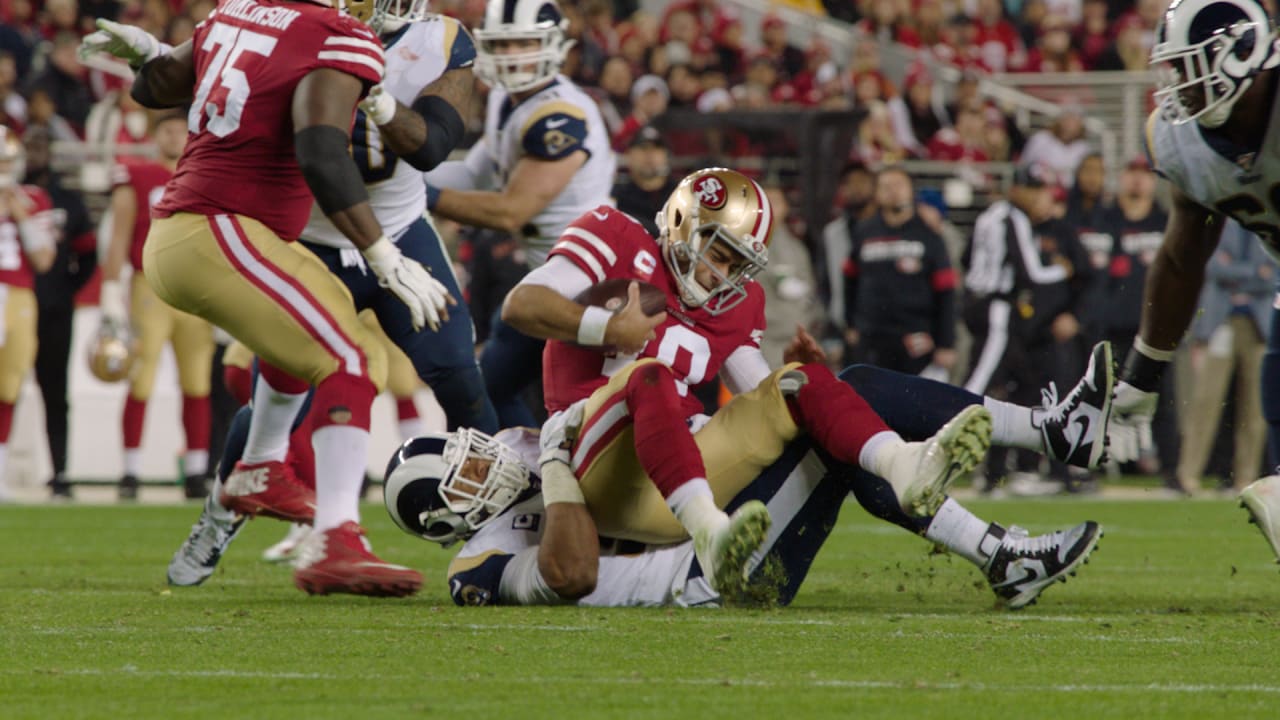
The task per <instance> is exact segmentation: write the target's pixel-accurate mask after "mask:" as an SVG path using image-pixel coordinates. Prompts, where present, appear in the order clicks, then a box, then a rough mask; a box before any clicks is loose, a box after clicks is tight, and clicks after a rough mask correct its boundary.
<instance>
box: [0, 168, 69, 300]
mask: <svg viewBox="0 0 1280 720" xmlns="http://www.w3.org/2000/svg"><path fill="white" fill-rule="evenodd" d="M20 190H21V191H22V194H23V196H25V197H26V200H27V220H28V222H30V223H31V224H32V227H33V228H36V229H38V231H39V232H48V233H52V232H53V231H54V229H53V228H54V225H53V201H52V200H50V199H49V194H48V193H46V192H45V191H44V190H42V189H41V188H38V187H36V186H35V185H23V186H22V187H21V188H20ZM51 239H56V238H51ZM35 281H36V275H35V272H33V271H32V270H31V263H29V262H27V253H26V251H25V250H24V249H23V247H22V233H21V232H20V231H19V229H18V223H17V222H15V221H14V219H13V218H12V217H9V216H8V215H5V216H3V217H0V285H9V286H11V287H22V288H27V289H28V290H30V289H31V288H33V287H35Z"/></svg>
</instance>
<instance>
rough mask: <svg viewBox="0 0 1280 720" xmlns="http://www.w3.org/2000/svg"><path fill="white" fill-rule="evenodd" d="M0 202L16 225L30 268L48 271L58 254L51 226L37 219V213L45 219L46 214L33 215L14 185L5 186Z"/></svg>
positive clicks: (40, 271)
mask: <svg viewBox="0 0 1280 720" xmlns="http://www.w3.org/2000/svg"><path fill="white" fill-rule="evenodd" d="M0 202H3V203H4V206H5V207H6V208H7V210H8V214H9V217H10V218H11V219H12V220H13V221H14V222H15V223H17V225H18V232H19V234H20V235H21V237H22V251H23V252H24V253H26V255H27V261H28V262H30V263H31V269H32V270H33V271H34V272H35V273H36V274H37V275H39V274H42V273H45V272H48V270H49V268H51V267H53V261H54V259H55V258H56V257H57V255H58V247H57V243H56V241H55V240H54V236H53V235H52V232H53V226H52V225H51V224H49V223H47V222H43V221H42V220H41V219H37V217H39V215H43V218H44V219H47V218H48V214H47V213H40V214H37V217H33V215H32V212H31V204H30V201H29V200H28V199H27V196H26V195H24V194H23V193H22V191H21V190H19V189H18V188H16V187H10V188H7V189H6V190H4V191H3V193H0Z"/></svg>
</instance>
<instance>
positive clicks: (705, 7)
mask: <svg viewBox="0 0 1280 720" xmlns="http://www.w3.org/2000/svg"><path fill="white" fill-rule="evenodd" d="M680 13H686V14H688V15H689V17H690V18H691V19H692V20H693V28H694V29H693V33H694V37H696V36H698V35H710V33H711V31H712V30H713V29H714V28H716V27H718V26H719V25H720V24H722V23H723V22H725V20H727V19H728V18H729V17H731V13H732V11H731V10H730V9H728V8H726V7H724V6H723V5H722V4H721V3H719V2H717V0H677V1H676V2H673V3H671V4H670V5H668V6H667V9H666V10H665V11H664V12H663V16H662V33H661V37H660V39H661V40H662V41H663V42H666V41H667V40H668V39H670V27H671V23H672V18H673V16H675V15H678V14H680ZM676 22H681V21H676Z"/></svg>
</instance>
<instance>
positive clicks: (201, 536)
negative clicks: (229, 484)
mask: <svg viewBox="0 0 1280 720" xmlns="http://www.w3.org/2000/svg"><path fill="white" fill-rule="evenodd" d="M215 497H217V496H216V494H213V493H211V494H210V495H209V496H208V497H207V498H205V501H204V508H203V509H202V510H201V511H200V519H198V520H196V524H195V525H192V526H191V533H190V534H189V535H188V536H187V539H186V540H184V541H183V542H182V546H181V547H179V548H178V551H177V552H175V553H174V554H173V559H172V560H170V561H169V572H168V577H169V584H170V585H179V586H183V587H190V586H192V585H199V584H200V583H202V582H204V581H205V580H208V579H209V576H210V575H212V574H213V571H214V570H216V569H217V567H218V561H219V560H221V559H222V555H223V553H225V552H226V551H227V546H228V545H230V544H231V541H232V540H235V539H236V535H237V534H239V532H240V528H242V527H244V521H245V520H246V519H247V518H245V516H244V515H237V514H234V513H230V512H228V511H226V510H224V509H222V508H220V507H217V506H216V505H214V501H213V499H214V498H215Z"/></svg>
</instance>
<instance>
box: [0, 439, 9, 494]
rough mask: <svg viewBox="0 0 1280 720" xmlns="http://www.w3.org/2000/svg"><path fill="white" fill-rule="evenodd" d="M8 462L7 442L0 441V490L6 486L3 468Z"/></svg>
mask: <svg viewBox="0 0 1280 720" xmlns="http://www.w3.org/2000/svg"><path fill="white" fill-rule="evenodd" d="M8 462H9V443H0V490H3V489H4V488H7V487H8V483H7V482H6V481H5V478H4V471H5V468H6V467H7V466H8Z"/></svg>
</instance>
